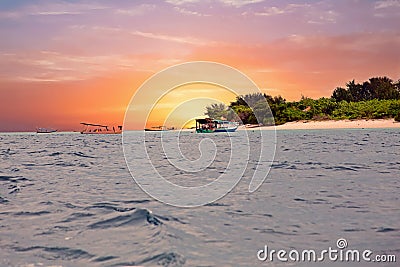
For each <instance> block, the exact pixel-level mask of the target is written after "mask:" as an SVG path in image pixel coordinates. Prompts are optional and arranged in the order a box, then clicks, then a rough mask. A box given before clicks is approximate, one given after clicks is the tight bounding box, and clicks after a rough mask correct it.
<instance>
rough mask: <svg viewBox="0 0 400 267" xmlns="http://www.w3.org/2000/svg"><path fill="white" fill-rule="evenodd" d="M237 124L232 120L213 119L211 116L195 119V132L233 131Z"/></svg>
mask: <svg viewBox="0 0 400 267" xmlns="http://www.w3.org/2000/svg"><path fill="white" fill-rule="evenodd" d="M238 126H239V123H237V122H232V121H226V120H214V119H211V118H205V119H196V132H197V133H220V132H234V131H236V129H237V128H238Z"/></svg>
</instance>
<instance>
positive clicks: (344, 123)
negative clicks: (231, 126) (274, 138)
mask: <svg viewBox="0 0 400 267" xmlns="http://www.w3.org/2000/svg"><path fill="white" fill-rule="evenodd" d="M273 128H274V127H271V126H269V127H268V126H264V127H260V128H250V129H249V130H251V129H262V130H272V129H273ZM275 128H276V130H295V129H298V130H312V129H363V128H399V129H400V122H395V121H394V119H379V120H338V121H335V120H328V121H295V122H288V123H285V124H282V125H278V126H276V127H275Z"/></svg>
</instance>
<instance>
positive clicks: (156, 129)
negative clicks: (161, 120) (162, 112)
mask: <svg viewBox="0 0 400 267" xmlns="http://www.w3.org/2000/svg"><path fill="white" fill-rule="evenodd" d="M144 130H145V131H157V132H159V131H172V130H175V128H174V127H171V128H167V127H166V126H164V125H162V126H153V127H151V128H145V129H144Z"/></svg>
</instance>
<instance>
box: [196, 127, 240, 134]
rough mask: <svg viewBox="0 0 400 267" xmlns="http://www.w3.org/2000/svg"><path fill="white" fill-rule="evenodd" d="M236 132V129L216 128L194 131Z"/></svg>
mask: <svg viewBox="0 0 400 267" xmlns="http://www.w3.org/2000/svg"><path fill="white" fill-rule="evenodd" d="M236 130H237V127H231V128H217V129H196V133H226V132H230V133H231V132H234V131H236Z"/></svg>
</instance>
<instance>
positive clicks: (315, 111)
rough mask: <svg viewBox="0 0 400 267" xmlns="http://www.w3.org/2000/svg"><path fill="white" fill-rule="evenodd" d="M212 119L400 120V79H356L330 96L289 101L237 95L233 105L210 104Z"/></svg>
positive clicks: (266, 121) (208, 111)
mask: <svg viewBox="0 0 400 267" xmlns="http://www.w3.org/2000/svg"><path fill="white" fill-rule="evenodd" d="M205 114H206V115H207V116H209V117H210V118H215V119H220V118H225V119H228V120H235V121H239V122H242V123H243V124H248V123H249V124H259V123H261V124H263V125H273V124H276V125H279V124H283V123H286V122H290V121H298V120H326V119H336V120H339V119H381V118H395V120H397V121H400V81H397V82H396V83H395V82H393V80H391V79H389V78H387V77H375V78H370V79H369V80H368V81H365V82H364V83H362V84H360V83H356V82H355V81H354V80H352V81H349V82H348V83H347V84H346V88H342V87H338V88H336V89H335V90H334V91H333V93H332V96H331V97H330V98H326V97H322V98H319V99H311V98H308V97H304V96H303V97H302V98H301V99H300V101H294V102H288V101H286V100H285V99H284V98H283V97H282V96H275V97H273V96H270V95H266V94H261V93H253V94H247V95H241V96H238V97H236V100H235V101H233V102H231V103H230V104H229V106H226V105H224V104H212V105H211V106H208V107H206V113H205Z"/></svg>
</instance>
